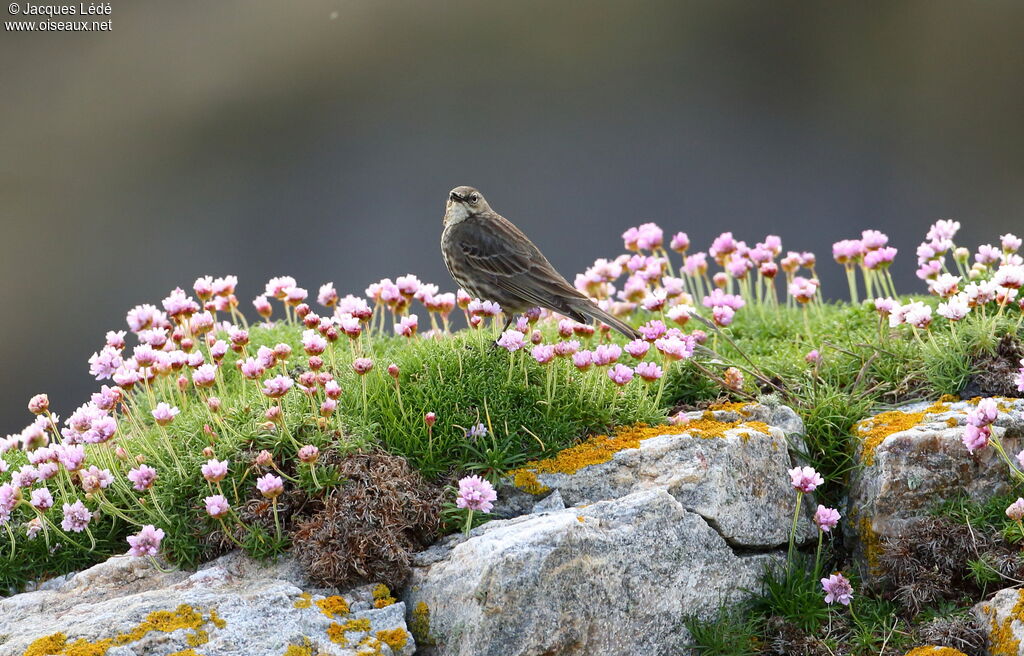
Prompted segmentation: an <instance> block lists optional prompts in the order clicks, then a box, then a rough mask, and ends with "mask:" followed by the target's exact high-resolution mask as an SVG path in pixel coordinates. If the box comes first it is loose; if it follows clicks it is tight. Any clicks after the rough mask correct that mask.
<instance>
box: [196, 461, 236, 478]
mask: <svg viewBox="0 0 1024 656" xmlns="http://www.w3.org/2000/svg"><path fill="white" fill-rule="evenodd" d="M228 462H229V461H227V460H216V459H210V460H207V461H206V464H205V465H203V466H202V467H201V468H200V471H202V473H203V478H205V479H206V480H208V481H210V482H211V483H219V482H220V481H223V480H224V477H225V476H227V475H228Z"/></svg>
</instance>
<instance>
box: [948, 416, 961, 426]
mask: <svg viewBox="0 0 1024 656" xmlns="http://www.w3.org/2000/svg"><path fill="white" fill-rule="evenodd" d="M946 425H947V426H949V427H950V428H956V427H957V426H959V425H960V422H959V421H957V419H956V417H950V418H949V419H947V420H946Z"/></svg>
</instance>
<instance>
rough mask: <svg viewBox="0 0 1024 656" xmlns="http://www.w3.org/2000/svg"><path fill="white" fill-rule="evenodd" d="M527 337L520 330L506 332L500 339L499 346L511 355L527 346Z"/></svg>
mask: <svg viewBox="0 0 1024 656" xmlns="http://www.w3.org/2000/svg"><path fill="white" fill-rule="evenodd" d="M525 337H526V336H525V335H524V334H523V333H521V332H519V331H518V330H506V331H505V332H503V333H502V334H501V337H499V338H498V346H500V347H502V348H503V349H505V350H507V351H508V352H509V353H513V352H515V351H518V350H519V349H521V348H523V347H525V346H526V341H525V339H524V338H525Z"/></svg>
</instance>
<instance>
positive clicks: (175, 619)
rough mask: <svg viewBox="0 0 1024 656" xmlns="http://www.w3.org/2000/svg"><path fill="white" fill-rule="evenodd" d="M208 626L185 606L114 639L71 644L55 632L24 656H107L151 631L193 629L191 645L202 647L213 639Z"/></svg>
mask: <svg viewBox="0 0 1024 656" xmlns="http://www.w3.org/2000/svg"><path fill="white" fill-rule="evenodd" d="M214 615H215V612H211V619H212V618H213V616H214ZM218 619H219V618H218ZM220 621H221V622H223V620H220ZM205 623H206V620H205V619H204V618H203V614H202V613H200V612H199V611H197V610H195V609H194V608H192V607H191V606H189V605H187V604H182V605H180V606H178V608H177V609H175V610H174V611H165V610H158V611H153V612H152V613H150V614H149V615H147V616H146V619H145V620H144V621H143V622H142V623H140V624H139V625H138V626H136V627H135V628H133V629H131V630H130V631H128V632H127V633H121V634H119V635H117V636H116V637H114V638H103V639H102V640H96V641H88V640H85V639H82V638H79V639H78V640H75V641H74V642H70V643H69V642H68V641H67V637H66V636H65V635H64V634H63V633H54V634H52V635H49V636H46V637H43V638H39V639H38V640H35V641H33V642H32V644H31V645H29V646H28V648H27V649H26V650H25V651H24V653H23V655H22V656H104V655H105V654H106V653H107V651H109V650H110V649H111V648H112V647H120V646H123V645H127V644H130V643H132V642H137V641H139V640H141V639H142V638H144V637H145V636H146V634H148V633H150V632H151V631H160V632H162V633H172V632H174V631H177V630H179V629H192V630H193V631H194V633H192V634H189V636H188V637H187V640H188V644H190V645H193V646H198V645H200V644H205V643H206V642H207V641H208V640H209V635H208V634H207V632H206V631H204V630H202V628H201V627H202V626H203V625H204V624H205ZM188 651H189V650H185V652H183V653H185V654H187V653H188Z"/></svg>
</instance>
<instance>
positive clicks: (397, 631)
mask: <svg viewBox="0 0 1024 656" xmlns="http://www.w3.org/2000/svg"><path fill="white" fill-rule="evenodd" d="M377 639H378V640H380V641H381V642H383V643H384V644H386V645H387V646H388V647H391V650H392V651H398V650H399V649H401V648H402V647H404V646H405V643H407V642H409V632H408V631H406V630H405V629H403V628H402V627H400V626H399V627H395V628H393V629H385V630H384V631H378V632H377Z"/></svg>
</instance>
